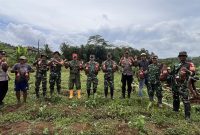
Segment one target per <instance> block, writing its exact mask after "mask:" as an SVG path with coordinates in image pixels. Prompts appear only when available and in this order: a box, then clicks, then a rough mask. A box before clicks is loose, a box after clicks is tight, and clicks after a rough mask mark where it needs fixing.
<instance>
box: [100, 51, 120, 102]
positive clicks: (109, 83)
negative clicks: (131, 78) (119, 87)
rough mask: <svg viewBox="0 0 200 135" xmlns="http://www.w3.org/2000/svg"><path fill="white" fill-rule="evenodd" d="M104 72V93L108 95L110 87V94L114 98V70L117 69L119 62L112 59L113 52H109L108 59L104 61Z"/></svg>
mask: <svg viewBox="0 0 200 135" xmlns="http://www.w3.org/2000/svg"><path fill="white" fill-rule="evenodd" d="M102 70H103V72H104V73H105V74H104V94H105V98H107V96H108V87H109V88H110V96H111V99H113V95H114V72H115V71H116V70H117V64H116V62H115V61H113V60H112V55H111V53H108V54H107V60H106V61H104V62H103V63H102Z"/></svg>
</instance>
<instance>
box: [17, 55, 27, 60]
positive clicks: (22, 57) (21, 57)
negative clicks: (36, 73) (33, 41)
mask: <svg viewBox="0 0 200 135" xmlns="http://www.w3.org/2000/svg"><path fill="white" fill-rule="evenodd" d="M19 59H20V60H27V58H26V57H25V56H20V57H19Z"/></svg>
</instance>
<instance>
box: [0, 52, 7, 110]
mask: <svg viewBox="0 0 200 135" xmlns="http://www.w3.org/2000/svg"><path fill="white" fill-rule="evenodd" d="M7 71H8V64H7V62H6V59H5V52H4V51H0V108H2V107H3V106H4V102H3V99H4V98H5V96H6V93H7V91H8V80H9V77H8V73H7Z"/></svg>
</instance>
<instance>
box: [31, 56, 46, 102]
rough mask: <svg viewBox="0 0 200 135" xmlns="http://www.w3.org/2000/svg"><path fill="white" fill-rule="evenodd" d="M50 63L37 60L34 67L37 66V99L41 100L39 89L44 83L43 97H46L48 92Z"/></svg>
mask: <svg viewBox="0 0 200 135" xmlns="http://www.w3.org/2000/svg"><path fill="white" fill-rule="evenodd" d="M47 64H48V61H47V60H41V59H40V60H37V61H36V62H35V63H34V65H35V66H36V69H37V71H36V75H35V79H36V81H35V92H36V97H37V98H39V89H40V84H41V82H42V89H43V96H44V97H45V96H46V90H47V71H48V65H47Z"/></svg>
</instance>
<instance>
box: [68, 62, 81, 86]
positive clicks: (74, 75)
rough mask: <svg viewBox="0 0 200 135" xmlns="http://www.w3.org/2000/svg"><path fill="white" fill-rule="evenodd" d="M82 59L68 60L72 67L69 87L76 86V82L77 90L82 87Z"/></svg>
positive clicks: (69, 65)
mask: <svg viewBox="0 0 200 135" xmlns="http://www.w3.org/2000/svg"><path fill="white" fill-rule="evenodd" d="M81 64H82V62H81V61H78V60H71V61H69V62H68V67H69V68H70V74H69V89H70V90H71V89H73V88H74V84H75V85H76V90H80V89H81V81H80V65H81Z"/></svg>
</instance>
